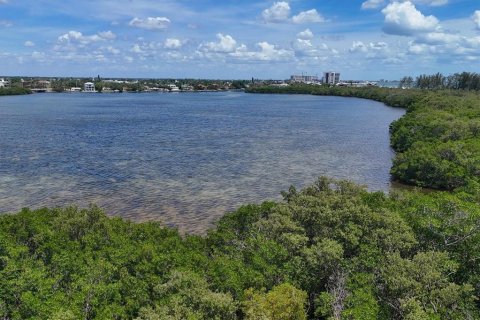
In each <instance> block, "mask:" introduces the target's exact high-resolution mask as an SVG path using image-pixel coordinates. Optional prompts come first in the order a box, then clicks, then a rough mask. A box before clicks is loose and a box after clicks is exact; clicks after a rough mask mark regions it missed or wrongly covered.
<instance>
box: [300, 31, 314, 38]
mask: <svg viewBox="0 0 480 320" xmlns="http://www.w3.org/2000/svg"><path fill="white" fill-rule="evenodd" d="M297 37H298V38H300V39H312V38H313V32H312V31H311V30H310V29H305V30H303V31H302V32H299V33H298V34H297Z"/></svg>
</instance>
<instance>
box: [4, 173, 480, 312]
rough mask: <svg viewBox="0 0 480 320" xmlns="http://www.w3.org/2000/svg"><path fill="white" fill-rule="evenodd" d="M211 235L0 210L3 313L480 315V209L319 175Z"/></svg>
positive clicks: (65, 213) (463, 201)
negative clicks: (372, 189) (387, 192)
mask: <svg viewBox="0 0 480 320" xmlns="http://www.w3.org/2000/svg"><path fill="white" fill-rule="evenodd" d="M283 196H284V199H285V200H284V201H282V202H278V203H274V202H266V203H263V204H261V205H248V206H244V207H241V208H239V209H238V210H237V211H235V212H231V213H228V214H226V215H225V216H224V217H223V218H222V219H221V220H220V221H219V222H218V225H217V228H216V229H214V230H211V231H210V232H209V233H208V235H206V236H203V237H200V236H193V235H187V236H184V237H182V236H180V235H179V234H178V232H177V231H176V230H175V229H170V228H167V227H162V226H161V225H160V224H159V223H152V222H149V223H138V224H137V223H132V222H128V221H125V220H122V219H120V218H108V217H106V216H105V215H104V214H103V213H102V212H101V211H100V210H99V209H98V208H95V207H91V208H89V209H84V210H79V209H76V208H67V209H41V210H36V211H30V210H27V209H24V210H23V211H22V212H20V213H17V214H14V215H3V216H1V217H0V278H1V279H2V281H0V317H1V318H2V319H275V320H279V319H340V318H341V319H478V318H479V317H480V313H479V311H480V309H479V304H478V300H477V299H476V297H478V296H479V295H480V286H479V283H480V264H479V263H478V261H479V259H480V255H479V248H480V208H479V207H478V205H477V203H475V202H474V201H470V200H468V197H464V195H462V194H449V193H430V194H422V193H415V192H413V193H412V192H409V193H399V194H393V195H391V196H390V197H387V196H385V195H384V194H383V193H380V192H377V193H369V192H367V191H365V190H364V189H362V188H360V187H358V186H356V185H353V184H351V183H349V182H344V181H340V182H338V181H332V180H329V179H327V178H320V179H318V181H317V182H316V183H315V184H313V185H311V186H309V187H306V188H305V189H303V190H301V191H297V190H295V189H294V188H291V189H290V190H289V191H288V192H284V193H283Z"/></svg>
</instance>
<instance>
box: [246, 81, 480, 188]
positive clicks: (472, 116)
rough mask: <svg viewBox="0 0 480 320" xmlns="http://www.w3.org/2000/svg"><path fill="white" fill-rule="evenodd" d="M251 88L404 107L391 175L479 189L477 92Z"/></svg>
mask: <svg viewBox="0 0 480 320" xmlns="http://www.w3.org/2000/svg"><path fill="white" fill-rule="evenodd" d="M247 92H251V93H287V94H294V93H302V94H314V95H333V96H343V97H358V98H365V99H372V100H376V101H380V102H383V103H385V104H387V105H390V106H393V107H402V108H406V109H407V113H406V115H405V116H403V117H402V118H401V119H399V120H398V121H395V122H394V123H392V124H391V126H390V134H391V145H392V147H393V149H394V150H395V151H396V152H397V153H396V156H395V159H394V161H393V165H392V169H391V174H392V175H393V177H394V178H395V179H397V180H399V181H402V182H404V183H408V184H412V185H416V186H421V187H428V188H434V189H442V190H455V189H459V188H462V189H464V190H469V191H473V192H474V193H477V194H478V192H479V191H480V94H478V93H472V92H467V91H458V90H457V91H450V90H449V91H423V90H415V89H410V90H402V89H388V88H376V87H368V88H345V87H327V86H311V85H294V86H289V87H253V88H250V89H249V90H248V91H247Z"/></svg>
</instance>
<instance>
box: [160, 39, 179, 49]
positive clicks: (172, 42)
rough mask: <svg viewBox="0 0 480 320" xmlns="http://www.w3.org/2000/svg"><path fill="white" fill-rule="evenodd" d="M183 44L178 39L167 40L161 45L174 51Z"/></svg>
mask: <svg viewBox="0 0 480 320" xmlns="http://www.w3.org/2000/svg"><path fill="white" fill-rule="evenodd" d="M182 45H183V43H182V41H181V40H179V39H175V38H167V39H166V40H165V42H164V43H163V47H164V48H166V49H171V50H176V49H180V48H181V47H182Z"/></svg>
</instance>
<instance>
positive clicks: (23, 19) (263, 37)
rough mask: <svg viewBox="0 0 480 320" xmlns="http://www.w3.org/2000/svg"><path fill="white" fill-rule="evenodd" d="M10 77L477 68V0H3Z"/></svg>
mask: <svg viewBox="0 0 480 320" xmlns="http://www.w3.org/2000/svg"><path fill="white" fill-rule="evenodd" d="M0 59H1V60H0V61H1V63H0V75H6V76H7V75H23V76H29V75H31V76H34V75H43V76H96V75H97V74H100V75H102V76H105V77H155V78H164V77H177V78H184V77H193V78H230V79H237V78H238V79H240V78H250V77H255V78H264V79H285V78H288V77H289V75H291V74H295V73H302V72H303V73H306V74H312V75H315V74H321V73H322V72H323V71H327V70H335V71H339V72H341V73H342V78H344V79H345V78H348V79H381V78H384V79H398V78H400V77H402V76H404V75H412V76H415V75H418V74H421V73H435V72H443V73H446V74H448V73H453V72H459V71H475V72H478V68H479V66H480V3H479V2H478V0H358V1H357V0H336V1H328V0H326V1H313V0H302V1H299V0H291V1H286V0H285V1H250V0H248V1H243V2H241V3H240V2H237V1H232V0H225V1H222V2H216V1H212V0H200V1H195V2H193V3H192V1H186V0H176V1H175V0H157V1H155V0H116V1H113V0H103V1H93V0H86V1H83V2H78V1H76V2H74V1H63V2H61V3H59V2H57V1H53V0H35V1H33V0H25V1H15V0H0Z"/></svg>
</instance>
